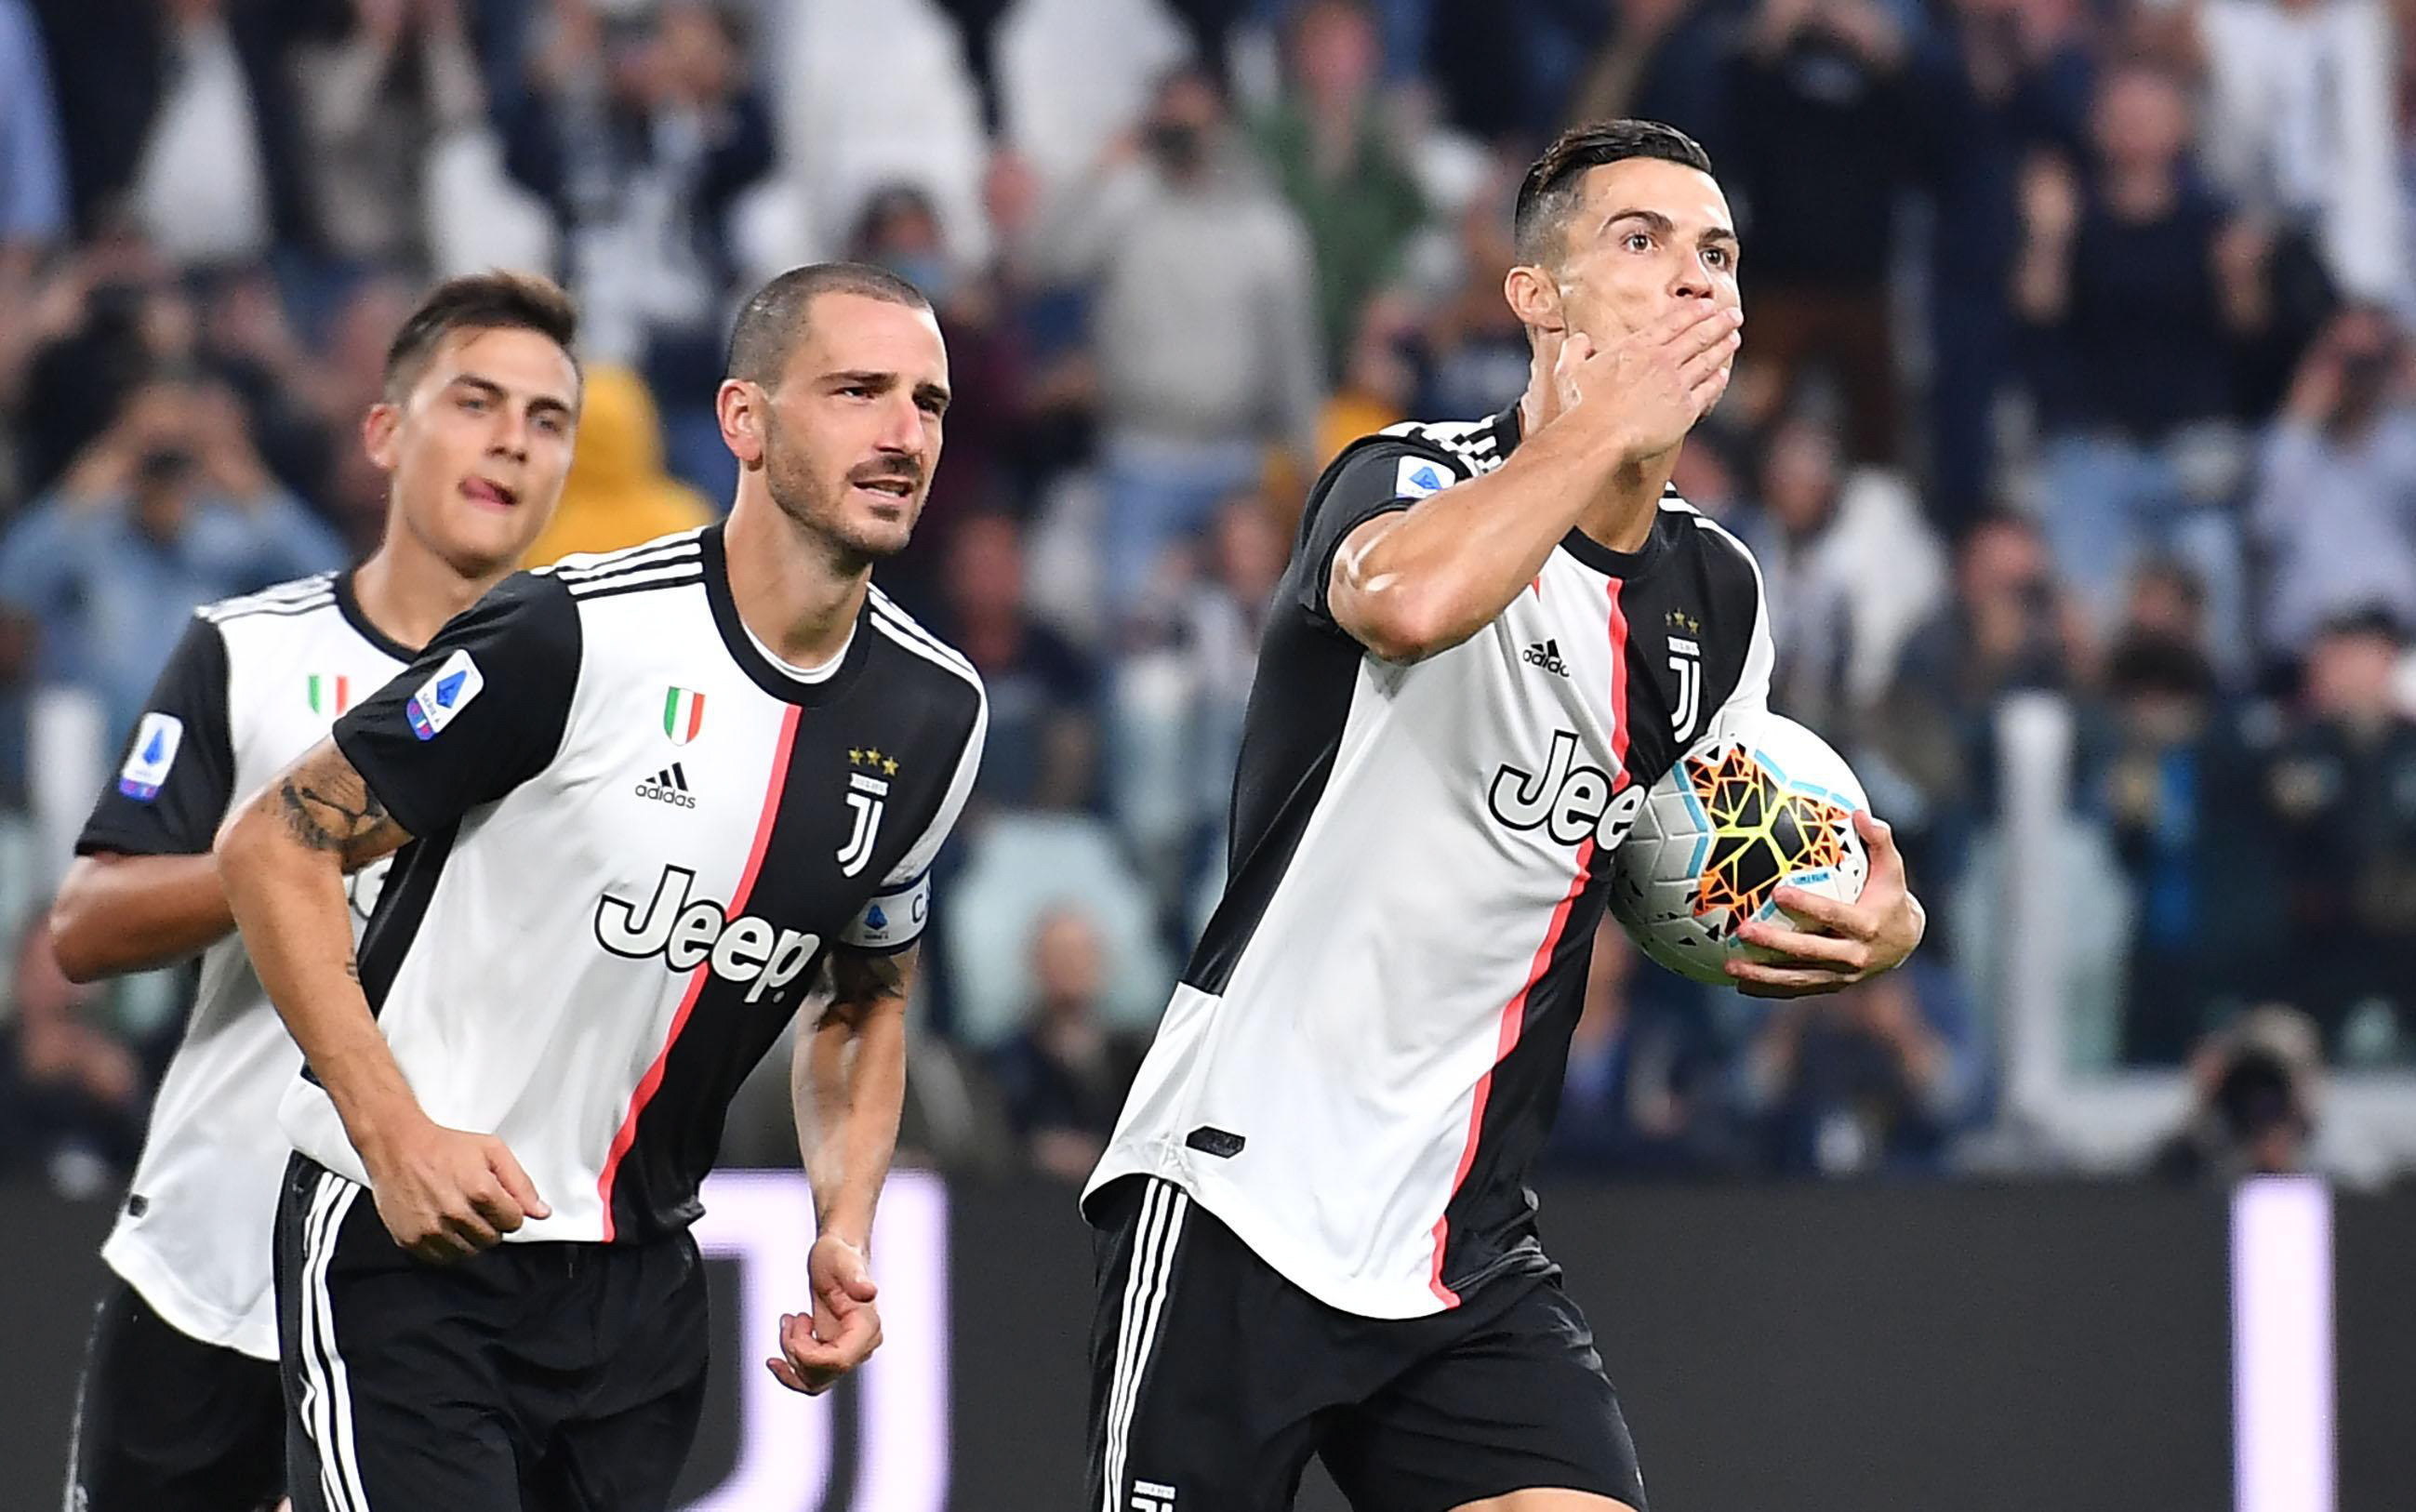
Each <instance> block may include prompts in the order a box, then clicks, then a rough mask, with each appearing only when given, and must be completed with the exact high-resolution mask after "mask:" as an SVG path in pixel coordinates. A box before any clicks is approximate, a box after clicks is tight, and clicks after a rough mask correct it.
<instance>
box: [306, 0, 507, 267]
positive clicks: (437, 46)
mask: <svg viewBox="0 0 2416 1512" xmlns="http://www.w3.org/2000/svg"><path fill="white" fill-rule="evenodd" d="M344 9H345V8H341V7H326V8H313V11H314V13H312V14H308V15H306V16H305V17H304V18H302V22H303V25H302V27H301V28H299V29H300V30H301V34H302V35H301V36H300V37H299V38H297V39H296V41H295V43H294V79H295V80H296V82H297V83H298V84H299V86H300V101H299V103H300V107H301V117H302V127H303V133H304V140H305V144H306V145H307V147H308V149H309V153H308V158H307V163H308V169H309V173H310V186H311V194H312V198H313V201H314V203H315V204H317V206H318V210H319V217H320V221H321V224H322V226H323V227H324V229H325V233H326V249H327V250H328V252H329V253H330V254H332V255H333V256H335V257H337V258H339V259H342V260H344V261H346V262H349V263H355V264H383V265H425V264H426V262H427V254H428V245H427V236H426V234H425V232H424V224H425V222H424V220H423V219H422V206H423V205H424V204H426V198H425V195H426V185H425V176H426V169H427V162H428V157H429V153H430V148H431V147H433V146H434V145H435V144H437V142H438V141H439V140H441V139H442V138H443V137H445V135H447V134H449V133H451V132H454V131H459V130H461V129H465V128H468V127H471V126H474V125H476V124H479V123H480V122H481V121H482V118H483V113H484V110H485V105H486V99H485V90H484V88H483V86H482V85H481V83H480V82H479V77H478V59H477V56H476V53H474V52H473V51H472V48H471V40H470V38H469V36H468V33H467V29H466V27H465V26H464V24H463V21H462V13H461V12H462V3H461V0H354V4H353V5H352V6H351V7H350V8H349V9H350V14H349V15H346V14H344V13H343V12H344ZM313 23H316V24H315V25H314V24H313Z"/></svg>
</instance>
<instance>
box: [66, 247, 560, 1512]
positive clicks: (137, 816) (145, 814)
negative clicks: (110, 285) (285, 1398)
mask: <svg viewBox="0 0 2416 1512" xmlns="http://www.w3.org/2000/svg"><path fill="white" fill-rule="evenodd" d="M577 330H578V314H577V311H576V310H575V309H574V308H573V307H572V305H571V302H570V299H569V297H568V296H567V295H565V294H564V293H563V292H562V291H561V290H560V289H558V288H555V287H554V286H553V285H552V284H551V283H549V282H547V281H546V280H542V279H533V278H523V277H520V276H517V275H512V274H503V273H496V274H485V275H480V276H476V277H472V278H462V279H456V280H452V281H450V282H448V283H444V284H441V285H439V286H438V287H437V288H436V289H435V290H434V291H433V292H431V293H430V295H428V297H427V298H425V299H424V300H422V301H421V302H420V305H419V307H418V309H417V310H415V311H414V312H413V313H412V315H411V317H410V318H409V319H408V320H407V321H406V322H405V323H404V325H403V326H402V329H401V330H400V332H399V333H398V334H397V335H396V337H395V339H394V342H393V345H392V346H391V347H390V348H389V349H388V353H387V356H386V364H385V395H384V397H383V399H382V400H381V401H380V402H379V403H378V404H376V405H375V406H374V407H372V408H371V409H370V412H369V414H368V415H367V416H365V418H364V419H363V421H362V444H363V445H364V446H365V447H366V448H367V449H368V452H369V455H370V459H371V460H372V461H375V462H376V463H377V465H378V466H379V467H381V468H383V469H384V470H385V472H386V473H387V474H389V475H390V476H391V477H392V479H393V482H392V485H391V488H390V490H389V491H388V493H387V501H386V522H385V539H384V541H383V542H382V543H381V544H380V545H379V547H378V549H377V551H376V552H374V553H372V554H371V555H370V558H369V560H368V561H366V562H363V563H362V564H361V565H360V566H359V567H355V568H354V569H352V570H350V571H347V572H338V573H330V574H322V575H320V576H317V577H310V578H304V579H301V580H299V581H297V582H289V583H284V584H281V585H279V586H278V587H274V588H269V589H266V590H264V591H263V592H261V593H257V594H252V595H249V596H248V597H241V598H233V599H228V600H226V601H224V602H221V603H216V604H211V605H207V606H205V607H204V608H203V609H202V610H200V611H199V612H197V613H196V614H195V615H194V617H193V621H192V624H191V626H190V627H189V628H188V629H187V630H186V632H185V638H184V640H183V642H182V643H180V644H179V645H178V646H177V648H176V651H175V654H174V657H173V658H171V659H170V661H169V664H168V666H167V668H166V669H165V670H164V671H163V672H162V673H160V676H159V684H158V686H157V687H156V688H154V689H153V690H152V693H151V698H150V702H149V704H148V707H147V709H146V711H145V712H144V714H143V718H142V720H141V722H140V725H139V728H138V729H137V730H136V732H135V734H134V737H133V739H132V741H131V742H129V744H128V748H127V749H126V752H125V755H124V759H123V764H122V765H121V766H120V768H119V769H118V771H117V774H116V776H115V777H114V779H113V780H112V782H111V784H110V786H109V787H108V788H107V789H105V790H104V791H103V792H102V794H101V795H100V801H99V804H98V806H97V807H96V808H95V809H93V813H92V818H91V820H90V821H89V822H88V823H86V824H85V825H84V829H83V835H82V836H81V837H79V839H77V841H76V860H75V862H74V864H73V865H72V866H70V867H69V868H68V874H67V878H66V881H65V882H64V883H63V884H62V885H61V887H60V889H59V896H58V900H57V901H56V902H55V903H54V904H53V908H52V911H51V920H50V923H51V943H52V946H53V950H54V951H55V953H56V954H57V957H58V960H59V964H60V966H61V967H62V968H63V969H64V970H65V971H66V972H67V974H68V975H69V976H71V977H73V978H75V979H76V980H78V981H92V980H95V979H97V978H99V977H102V976H110V975H117V974H119V973H122V972H130V971H141V970H144V969H147V968H151V967H156V966H163V965H168V964H171V963H173V962H175V961H180V960H187V959H189V958H190V957H193V956H196V955H198V956H199V957H200V958H201V960H200V972H201V974H200V982H199V986H198V988H197V989H196V991H195V996H194V1000H193V1006H192V1013H191V1018H190V1021H189V1025H188V1027H187V1029H186V1033H185V1038H184V1041H183V1043H182V1044H181V1045H180V1046H179V1047H178V1049H177V1051H176V1055H175V1058H174V1060H173V1061H171V1062H170V1063H169V1066H168V1073H167V1076H166V1078H165V1079H164V1081H162V1082H161V1084H160V1088H159V1097H158V1099H157V1100H156V1102H155V1103H154V1104H153V1107H152V1112H151V1126H150V1130H149V1136H148V1138H147V1140H146V1141H145V1142H144V1145H143V1156H142V1159H141V1162H140V1163H139V1164H138V1165H137V1167H136V1170H135V1175H134V1184H133V1187H132V1190H131V1191H130V1192H129V1193H128V1197H127V1199H126V1204H125V1207H124V1209H123V1210H122V1211H121V1212H120V1214H119V1215H118V1219H117V1226H116V1228H115V1230H114V1231H113V1232H111V1234H110V1236H109V1241H108V1243H107V1244H106V1245H105V1246H103V1247H102V1249H101V1256H102V1258H103V1259H104V1260H106V1261H107V1262H108V1263H109V1266H110V1268H111V1269H112V1270H113V1271H114V1272H115V1273H116V1276H115V1278H114V1279H113V1281H112V1282H111V1284H110V1287H109V1290H108V1292H107V1293H106V1294H105V1295H103V1297H102V1298H101V1301H100V1305H99V1308H98V1317H97V1320H96V1322H95V1324H94V1329H93V1338H92V1346H91V1357H90V1360H89V1362H88V1364H87V1366H86V1368H85V1372H84V1378H83V1387H82V1396H81V1398H80V1399H79V1400H78V1403H77V1409H76V1425H77V1426H76V1436H75V1447H74V1449H73V1452H72V1454H71V1456H70V1459H71V1463H70V1464H69V1466H68V1474H69V1476H70V1477H71V1482H70V1487H69V1492H68V1504H69V1505H70V1506H74V1507H77V1508H80V1509H86V1512H242V1509H247V1508H251V1507H258V1506H264V1505H266V1504H269V1503H271V1502H274V1501H276V1500H277V1498H278V1496H279V1493H280V1491H281V1489H282V1488H283V1485H284V1480H285V1476H284V1467H285V1453H284V1423H285V1418H284V1412H283V1408H282V1405H281V1402H280V1398H279V1383H278V1372H277V1314H276V1308H275V1301H274V1297H273V1295H272V1293H271V1289H270V1284H269V1261H270V1257H271V1255H272V1254H273V1253H274V1249H275V1246H274V1242H273V1241H274V1231H275V1215H276V1210H277V1193H278V1187H279V1182H280V1178H281V1177H282V1175H283V1172H284V1170H285V1162H286V1158H287V1157H288V1156H289V1155H291V1154H292V1147H291V1146H290V1145H289V1144H288V1143H287V1142H286V1141H285V1138H284V1136H283V1135H282V1134H281V1133H279V1130H278V1127H277V1104H278V1098H279V1096H281V1095H282V1094H283V1092H284V1090H285V1086H286V1083H288V1082H290V1081H293V1079H294V1071H295V1070H296V1068H297V1067H298V1066H300V1064H301V1056H300V1054H299V1053H298V1052H297V1051H295V1050H294V1043H293V1041H292V1039H290V1038H289V1037H288V1036H286V1033H285V1027H284V1025H282V1024H280V1023H279V1022H278V1021H277V1015H276V1012H275V1010H273V1009H272V1008H271V1007H270V1006H269V1004H268V998H267V996H266V995H265V994H264V992H263V991H262V990H261V986H260V981H259V978H258V977H257V976H255V975H253V974H252V969H251V964H250V962H249V960H248V959H247V958H246V957H245V955H244V950H243V943H242V942H241V941H240V940H238V939H237V938H236V937H235V934H234V915H233V914H232V913H231V912H230V908H229V904H228V902H227V895H226V889H225V887H224V885H222V884H221V883H220V881H219V873H218V867H217V864H216V862H215V861H214V860H213V859H212V858H211V855H210V842H211V840H212V839H213V838H214V837H215V836H216V835H217V833H218V830H219V824H220V822H221V821H222V820H224V819H225V817H226V814H227V810H228V809H229V807H230V806H231V805H232V804H233V803H234V801H235V800H236V799H238V798H240V797H242V796H244V795H246V794H249V793H251V792H252V791H253V790H254V789H256V788H258V787H259V786H260V785H261V784H262V783H263V782H265V781H266V780H267V779H268V778H269V777H270V776H271V775H272V774H273V773H275V772H276V771H277V770H278V769H279V768H280V767H282V766H283V765H284V764H286V763H287V762H290V761H292V760H293V759H294V757H295V756H296V755H298V754H300V753H301V752H302V751H305V750H307V749H309V748H310V747H311V745H312V744H313V743H315V742H317V741H318V740H320V739H322V738H324V737H325V734H326V733H327V729H328V727H329V725H330V724H332V723H333V722H334V720H335V718H336V717H337V716H339V715H340V714H342V713H343V712H344V711H345V710H346V708H347V707H349V706H350V705H351V704H352V703H355V702H357V701H358V700H361V699H364V698H367V697H368V696H369V695H370V693H371V692H372V691H373V690H375V689H376V688H378V687H379V686H380V685H382V684H384V683H385V681H386V680H387V679H388V678H390V677H392V676H393V675H394V674H395V673H397V672H399V671H400V670H401V669H402V668H403V667H404V666H405V665H407V664H408V663H409V662H410V661H411V659H412V658H413V657H414V656H415V655H417V651H418V648H419V647H420V646H422V645H424V644H426V643H427V642H428V640H429V638H430V637H431V636H433V635H434V634H435V633H436V631H437V629H438V627H441V626H443V625H444V624H445V621H447V620H449V619H451V618H452V617H453V616H454V615H455V614H458V613H460V612H461V611H462V610H464V609H467V608H468V607H469V606H470V605H472V604H474V603H476V601H477V600H478V599H479V597H481V596H483V595H484V594H485V593H486V591H487V590H488V589H490V588H491V587H493V586H494V585H495V584H496V583H497V582H501V581H503V579H504V577H505V576H506V574H507V573H509V572H510V571H511V570H512V568H513V567H516V566H518V565H519V562H520V558H521V552H524V551H525V550H526V549H527V547H528V544H529V542H530V541H531V540H533V539H535V538H536V534H537V532H538V531H540V530H542V529H543V528H544V527H545V522H546V521H547V519H548V517H549V516H551V514H552V512H553V506H554V501H555V500H556V498H558V497H559V496H560V494H561V492H562V483H563V478H564V476H566V473H567V472H568V470H569V466H570V453H571V441H572V435H573V431H574V429H575V427H576V424H577V420H578V413H579V390H580V377H579V369H578V364H577V362H576V361H575V359H574V358H573V357H572V355H571V347H572V342H573V341H574V340H575V339H576V336H577ZM384 875H385V865H384V864H383V863H379V864H376V865H371V866H364V867H362V868H359V869H355V870H354V871H353V872H352V873H351V874H350V875H349V877H348V878H347V879H346V881H345V884H344V895H345V897H346V898H347V899H348V900H349V902H350V904H351V918H352V925H353V927H354V928H355V929H358V928H359V926H360V924H361V922H362V921H363V920H365V919H366V918H367V917H368V915H369V912H370V908H371V906H372V905H373V904H374V903H375V901H376V899H377V892H378V886H379V884H380V882H381V881H382V879H383V877H384Z"/></svg>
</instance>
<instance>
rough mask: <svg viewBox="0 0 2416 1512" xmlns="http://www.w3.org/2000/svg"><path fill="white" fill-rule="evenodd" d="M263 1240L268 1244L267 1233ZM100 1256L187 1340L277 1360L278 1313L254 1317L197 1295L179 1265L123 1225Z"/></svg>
mask: <svg viewBox="0 0 2416 1512" xmlns="http://www.w3.org/2000/svg"><path fill="white" fill-rule="evenodd" d="M263 1243H264V1244H265V1243H266V1236H263ZM100 1258H101V1261H102V1262H103V1263H105V1264H107V1265H108V1266H109V1268H110V1269H111V1270H113V1271H115V1272H116V1273H117V1276H118V1278H119V1279H120V1280H123V1281H124V1282H125V1283H126V1284H127V1285H128V1286H130V1287H132V1288H134V1290H135V1291H136V1292H138V1293H142V1296H143V1301H145V1302H147V1303H149V1304H150V1305H151V1310H152V1311H154V1312H156V1313H158V1314H159V1316H160V1317H162V1318H164V1319H166V1320H167V1321H168V1323H169V1325H170V1326H171V1327H173V1328H174V1329H175V1330H176V1332H178V1333H180V1334H183V1335H184V1336H185V1337H186V1338H191V1339H194V1340H196V1341H198V1342H200V1343H204V1344H208V1345H212V1346H214V1347H216V1348H219V1349H228V1350H234V1352H235V1353H239V1354H245V1355H249V1357H250V1358H252V1359H255V1360H271V1361H273V1360H275V1359H276V1358H277V1321H276V1318H275V1317H274V1315H273V1314H272V1315H271V1316H268V1317H265V1318H255V1317H253V1316H252V1314H251V1312H249V1311H247V1312H240V1313H237V1312H230V1311H228V1310H227V1309H226V1308H221V1307H218V1306H216V1305H214V1304H212V1303H209V1302H206V1301H204V1300H203V1299H202V1298H200V1297H198V1296H195V1295H194V1294H193V1293H191V1292H190V1291H189V1290H188V1289H187V1288H186V1286H185V1284H184V1282H183V1281H182V1280H181V1279H180V1278H178V1277H177V1275H176V1272H175V1269H174V1266H172V1265H171V1264H169V1263H168V1262H167V1261H165V1260H162V1259H160V1258H159V1255H157V1254H156V1253H154V1252H153V1251H152V1250H151V1249H150V1247H148V1246H146V1245H145V1244H144V1243H143V1240H142V1239H141V1238H139V1237H137V1236H136V1235H135V1234H133V1233H130V1232H128V1231H127V1230H125V1229H124V1228H118V1229H114V1230H112V1231H111V1232H110V1235H109V1238H108V1240H107V1241H106V1242H105V1243H103V1244H102V1245H101V1247H100ZM268 1306H270V1307H273V1306H274V1304H273V1303H270V1304H268Z"/></svg>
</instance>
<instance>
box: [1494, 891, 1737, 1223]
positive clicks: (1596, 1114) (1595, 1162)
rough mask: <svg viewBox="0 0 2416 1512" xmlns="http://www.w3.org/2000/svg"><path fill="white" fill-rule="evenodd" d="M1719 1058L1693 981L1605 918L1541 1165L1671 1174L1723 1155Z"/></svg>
mask: <svg viewBox="0 0 2416 1512" xmlns="http://www.w3.org/2000/svg"><path fill="white" fill-rule="evenodd" d="M1728 1060H1729V1057H1728V1053H1727V1047H1725V1046H1724V1045H1722V1044H1721V1043H1720V1042H1719V1038H1718V1036H1716V1035H1715V1034H1714V1031H1713V1028H1712V1024H1711V1016H1710V1015H1709V1014H1708V1013H1706V1012H1705V1011H1704V1005H1703V994H1702V992H1701V990H1699V989H1697V988H1695V987H1693V986H1692V985H1690V984H1688V983H1686V982H1684V980H1682V979H1680V978H1679V977H1676V976H1673V975H1669V973H1667V972H1663V971H1661V970H1659V969H1657V968H1655V967H1653V966H1652V965H1651V964H1649V963H1647V962H1645V961H1644V960H1642V958H1640V957H1639V956H1638V954H1637V952H1636V947H1635V946H1634V945H1630V944H1629V943H1628V941H1627V936H1626V935H1624V934H1623V933H1621V932H1620V928H1619V925H1618V924H1617V923H1616V922H1615V921H1613V920H1611V919H1608V918H1605V919H1604V920H1603V922H1602V924H1601V925H1600V926H1599V927H1597V928H1596V930H1594V937H1593V962H1592V964H1591V966H1590V968H1589V970H1588V972H1587V975H1586V996H1585V1007H1584V1009H1583V1011H1582V1012H1581V1014H1580V1015H1579V1017H1578V1026H1577V1030H1576V1032H1575V1034H1574V1035H1572V1036H1571V1037H1570V1040H1569V1060H1568V1066H1567V1069H1566V1071H1565V1073H1564V1074H1563V1077H1562V1082H1561V1107H1560V1112H1559V1114H1558V1115H1557V1116H1556V1117H1555V1118H1554V1119H1553V1121H1552V1132H1551V1135H1550V1137H1549V1138H1548V1140H1547V1142H1545V1145H1544V1151H1543V1155H1542V1157H1541V1165H1542V1168H1543V1169H1545V1170H1547V1171H1555V1172H1564V1173H1567V1174H1570V1175H1578V1174H1584V1175H1602V1174H1605V1173H1609V1172H1618V1173H1620V1174H1623V1175H1625V1174H1637V1175H1676V1174H1685V1173H1690V1172H1705V1171H1708V1170H1712V1169H1714V1168H1717V1167H1719V1166H1723V1165H1727V1164H1729V1163H1731V1162H1732V1159H1733V1153H1732V1152H1731V1150H1730V1149H1729V1144H1730V1143H1731V1142H1732V1135H1731V1132H1730V1129H1729V1124H1730V1119H1729V1108H1728V1101H1727V1098H1726V1096H1725V1095H1724V1092H1725V1089H1724V1087H1723V1086H1722V1082H1723V1081H1724V1080H1725V1079H1726V1077H1727V1075H1728Z"/></svg>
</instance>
